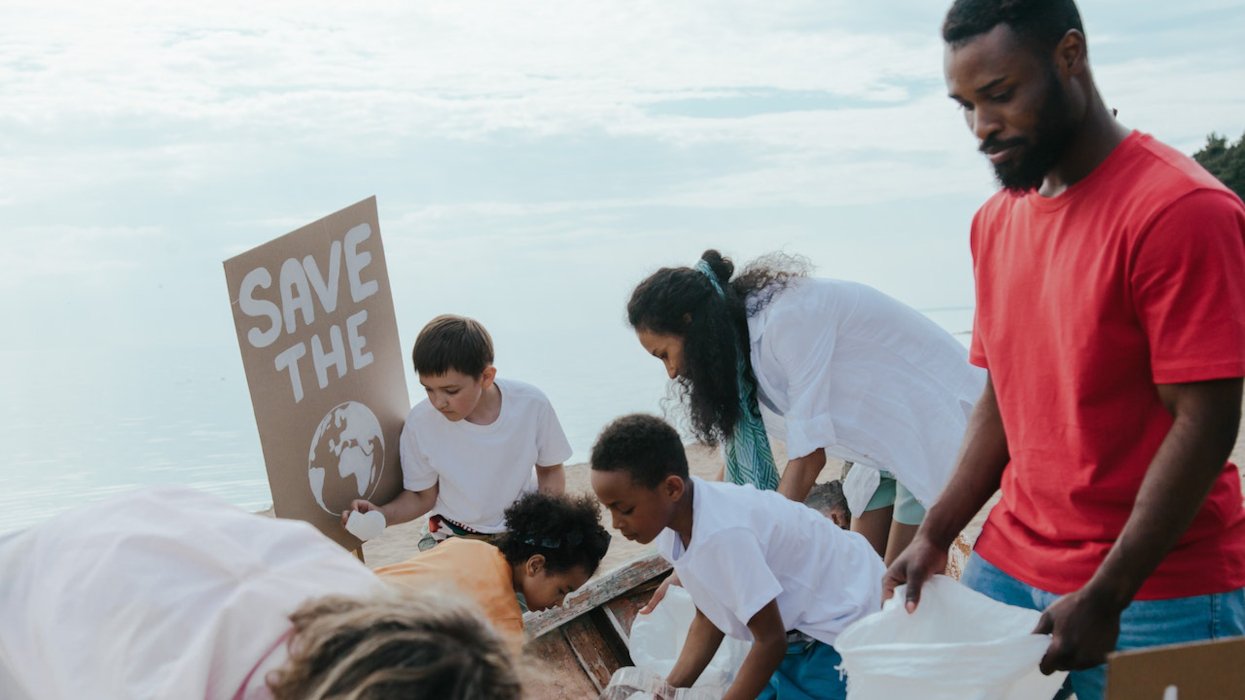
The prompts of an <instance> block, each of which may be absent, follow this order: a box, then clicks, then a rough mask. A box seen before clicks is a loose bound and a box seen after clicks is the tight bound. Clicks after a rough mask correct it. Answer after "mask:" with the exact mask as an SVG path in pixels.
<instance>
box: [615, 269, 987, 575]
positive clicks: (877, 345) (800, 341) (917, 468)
mask: <svg viewBox="0 0 1245 700" xmlns="http://www.w3.org/2000/svg"><path fill="white" fill-rule="evenodd" d="M808 269H809V264H808V262H807V261H805V260H804V259H802V258H798V257H793V256H789V255H782V254H770V255H767V256H764V257H762V258H759V259H758V260H755V261H753V262H752V263H751V264H750V265H748V266H747V267H745V268H744V270H743V271H742V273H740V274H739V275H735V266H734V264H733V263H732V262H731V260H730V259H728V258H724V257H723V256H722V255H721V254H720V253H719V252H718V251H716V250H708V251H705V253H704V254H703V255H702V256H701V259H700V260H699V261H698V262H697V263H696V265H695V266H694V267H667V268H662V269H660V270H658V271H657V272H655V273H653V274H652V275H651V276H650V277H648V278H647V279H645V280H644V281H643V282H641V283H640V284H639V286H637V287H636V288H635V291H634V292H633V293H632V295H631V300H630V302H629V303H628V304H627V318H628V321H629V322H630V324H631V326H632V327H633V328H634V329H635V332H636V336H637V338H638V339H639V341H640V344H641V345H643V346H644V348H645V349H646V350H648V351H649V353H651V354H652V355H653V356H654V357H656V358H658V359H659V360H661V361H662V363H663V364H664V365H665V367H666V373H667V374H668V375H669V376H670V378H671V379H672V380H674V382H675V383H676V386H677V387H678V390H679V392H680V393H681V398H682V400H683V403H684V404H685V405H686V407H687V416H688V419H689V423H690V427H691V430H692V433H693V434H694V435H695V437H696V438H698V439H700V440H701V441H703V442H706V443H708V444H717V443H718V442H723V443H725V445H724V446H725V450H724V452H725V457H726V469H725V476H726V479H727V480H729V481H732V482H735V483H748V484H752V485H754V486H756V487H757V488H761V489H773V488H777V489H778V490H779V491H780V492H781V493H783V495H785V496H787V497H788V498H791V499H794V500H803V499H804V498H805V497H806V496H807V495H808V492H809V490H810V489H811V488H812V486H813V483H814V482H815V480H816V478H817V476H818V474H819V473H820V472H821V470H822V467H824V466H825V464H826V459H827V456H828V455H831V456H834V457H838V458H839V459H842V460H844V461H847V462H852V463H854V464H855V467H854V468H853V469H852V470H851V472H850V473H849V476H848V482H849V483H848V484H847V485H846V487H847V489H848V496H849V502H852V506H853V507H852V514H853V516H854V517H853V521H852V529H853V530H856V531H858V532H861V533H863V534H865V536H866V537H867V539H869V541H870V543H871V544H873V545H874V548H875V549H876V550H877V552H878V553H879V555H885V557H886V560H887V561H890V560H892V559H893V558H894V557H895V556H897V555H898V553H899V552H900V551H902V549H903V548H904V547H905V546H907V544H908V542H910V541H911V538H912V535H913V534H914V533H915V531H916V526H917V525H918V524H919V523H920V520H921V518H922V517H923V515H924V509H923V507H922V504H924V505H925V506H928V505H929V504H931V503H932V502H933V501H934V499H936V498H937V496H938V494H939V492H940V491H941V490H942V487H943V485H944V484H945V483H946V482H947V479H948V478H949V477H950V474H951V469H952V467H953V466H954V463H955V456H956V451H957V450H958V448H959V443H960V439H961V437H962V436H963V433H964V428H965V426H966V424H967V421H968V416H969V413H970V412H971V410H972V406H973V403H974V402H975V401H976V399H977V398H978V397H979V396H980V395H981V391H982V389H983V387H984V383H985V377H984V373H983V372H982V371H981V370H979V369H976V368H974V367H972V366H971V365H969V363H968V355H967V351H966V350H965V348H964V347H963V346H962V345H961V344H960V343H959V342H958V341H956V340H955V339H954V338H952V337H951V335H950V334H949V333H947V332H946V331H944V330H942V329H941V328H939V327H938V326H937V325H936V324H935V323H934V322H933V321H931V320H929V319H928V318H926V317H925V316H924V315H922V314H921V313H920V312H918V311H916V310H915V309H912V308H910V307H908V306H905V305H904V304H902V303H900V302H898V301H896V300H895V299H892V298H891V297H889V296H886V295H885V294H883V293H881V292H879V291H878V290H876V289H873V288H871V287H868V286H865V285H863V284H858V283H855V282H847V281H843V280H833V279H816V278H811V277H809V276H808ZM760 405H765V406H766V407H768V408H769V409H771V410H772V411H773V412H774V413H775V414H777V415H779V416H781V417H782V418H783V420H784V423H785V425H786V433H787V435H786V446H787V452H788V454H789V455H791V457H792V459H790V461H788V463H787V467H786V469H785V470H784V472H783V474H782V479H781V482H780V481H779V477H778V471H777V468H776V466H775V465H774V459H773V455H772V453H771V451H770V445H769V440H768V438H767V436H766V432H765V426H764V424H763V423H762V421H761V412H760ZM879 470H886V471H887V472H888V474H887V476H890V475H891V474H893V475H894V477H895V478H897V479H898V481H899V482H901V484H902V486H900V487H899V489H902V490H901V491H900V496H899V497H898V500H897V496H896V490H897V488H896V486H895V485H894V481H895V478H892V479H890V480H889V482H890V483H889V486H888V484H887V483H886V481H885V480H883V478H882V477H881V476H880V475H879ZM903 487H906V488H903ZM905 494H910V495H907V496H906V497H905V496H904V495H905ZM892 513H894V515H895V518H896V519H895V522H894V523H893V524H892V522H891V521H892Z"/></svg>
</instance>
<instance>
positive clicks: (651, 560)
mask: <svg viewBox="0 0 1245 700" xmlns="http://www.w3.org/2000/svg"><path fill="white" fill-rule="evenodd" d="M669 570H670V563H669V562H667V561H666V560H665V559H662V558H661V556H660V555H658V554H647V555H644V556H641V557H637V558H636V559H633V560H631V561H629V562H627V563H626V564H623V565H622V566H620V567H618V569H616V570H614V571H612V572H610V573H609V574H607V575H606V576H603V577H602V578H600V579H598V580H596V581H593V582H592V583H589V584H588V585H587V586H584V588H583V589H582V590H580V591H579V593H578V594H577V595H576V596H575V597H574V598H573V599H572V600H571V601H570V602H568V603H567V604H565V605H563V606H562V607H560V608H553V609H551V610H545V611H543V612H538V613H527V614H526V615H524V616H523V627H524V629H525V630H526V632H527V638H528V639H536V638H537V637H540V636H541V635H542V634H545V633H546V632H548V631H549V630H552V629H556V628H558V627H560V626H562V625H564V624H566V623H568V622H570V621H571V620H574V619H575V618H577V617H580V616H581V615H584V614H585V613H587V612H589V611H590V610H592V609H593V608H596V607H597V606H599V605H602V604H604V603H607V602H609V601H611V600H613V599H614V598H617V597H618V596H620V595H623V594H625V593H627V592H628V591H631V590H632V589H634V588H635V587H636V586H639V585H641V584H643V583H645V582H647V581H650V580H652V579H654V578H656V577H658V576H661V575H662V574H664V573H666V572H667V571H669Z"/></svg>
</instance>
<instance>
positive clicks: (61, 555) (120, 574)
mask: <svg viewBox="0 0 1245 700" xmlns="http://www.w3.org/2000/svg"><path fill="white" fill-rule="evenodd" d="M380 585H381V584H380V583H379V580H378V579H377V578H376V577H375V575H373V574H372V572H371V571H369V570H368V569H367V567H365V566H363V564H361V563H360V562H359V561H358V560H356V559H355V558H354V557H352V556H350V554H349V553H347V552H346V551H345V550H343V549H342V548H341V547H339V546H338V545H336V544H335V543H333V542H332V541H331V540H329V539H328V538H327V537H325V536H324V535H322V534H320V533H319V532H318V531H317V530H316V529H315V528H313V527H312V526H311V525H309V524H307V523H304V522H301V521H295V520H282V519H276V518H267V517H263V516H259V515H253V514H251V513H246V512H243V511H241V510H239V509H237V508H235V507H233V506H231V505H229V504H228V503H225V502H224V501H222V500H220V499H218V498H216V497H214V496H209V495H207V494H203V493H200V492H197V491H193V490H191V489H186V488H180V487H162V488H153V489H144V490H140V491H135V492H133V493H130V494H126V495H123V496H119V497H116V498H112V499H110V500H106V501H102V502H100V503H96V504H93V505H90V506H86V507H83V508H78V509H76V510H73V511H70V512H68V513H65V514H63V515H59V516H57V517H55V518H53V519H52V520H49V521H47V522H45V523H42V524H40V525H36V526H34V527H32V528H30V529H28V530H23V531H20V532H16V533H10V534H8V535H4V536H2V537H0V697H3V698H5V699H6V700H25V699H27V698H37V699H38V700H59V699H62V698H63V699H65V700H70V699H72V700H79V699H81V698H98V699H100V700H112V699H114V698H115V699H116V700H130V699H131V698H206V699H210V700H230V699H231V698H235V697H239V698H246V699H247V700H253V699H258V698H268V697H271V694H270V693H269V692H268V691H267V687H266V686H265V685H264V683H263V682H262V681H263V675H262V674H263V673H264V672H266V671H267V670H270V669H272V668H274V667H276V666H279V665H280V663H282V662H284V660H285V658H286V649H285V646H284V640H283V637H284V636H285V635H286V634H287V633H288V632H289V631H290V630H291V629H292V626H291V624H290V621H289V615H290V613H292V612H293V611H294V610H295V609H296V608H298V607H299V606H300V605H301V604H302V603H303V602H305V601H307V600H309V599H312V598H318V597H320V596H324V595H330V594H344V595H352V596H363V595H367V594H369V593H371V592H373V591H375V590H376V588H377V587H379V586H380ZM257 668H258V670H257V671H256V673H255V674H252V670H253V669H257ZM248 674H251V679H250V682H249V683H247V685H246V688H243V682H244V681H245V680H246V679H247V677H248Z"/></svg>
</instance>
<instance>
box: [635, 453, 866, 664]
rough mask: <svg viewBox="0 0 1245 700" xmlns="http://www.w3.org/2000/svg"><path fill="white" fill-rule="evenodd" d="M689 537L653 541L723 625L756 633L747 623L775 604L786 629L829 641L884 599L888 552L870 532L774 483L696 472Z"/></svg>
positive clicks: (741, 633)
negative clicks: (764, 486) (758, 485)
mask: <svg viewBox="0 0 1245 700" xmlns="http://www.w3.org/2000/svg"><path fill="white" fill-rule="evenodd" d="M691 483H692V484H693V486H692V539H691V542H690V543H689V544H688V546H687V547H686V548H684V547H683V541H682V540H681V539H680V538H679V535H678V534H677V533H676V532H675V531H674V530H671V529H669V528H667V529H665V530H662V531H661V534H659V535H658V536H657V538H656V539H655V540H654V541H653V543H654V545H655V546H656V548H657V551H658V553H660V554H661V556H663V557H665V558H666V560H667V561H669V562H670V563H671V564H672V565H674V570H675V572H676V573H678V575H679V581H680V582H681V584H682V585H683V587H684V588H686V589H687V592H688V593H689V594H691V596H692V602H693V603H694V604H695V605H696V609H697V610H700V611H701V612H702V613H704V614H705V617H707V618H709V621H710V622H712V623H713V625H714V626H715V627H717V628H718V629H719V630H721V631H722V632H723V633H725V634H727V635H729V636H731V637H734V638H736V639H743V640H745V641H751V640H752V632H751V631H750V630H749V629H748V621H749V620H751V619H752V618H753V616H754V615H756V614H757V612H759V611H760V610H761V608H763V607H765V606H766V605H768V604H769V603H770V601H773V600H777V601H778V612H779V613H780V614H781V615H782V621H783V625H784V626H785V627H786V629H787V630H788V631H791V630H799V631H801V632H803V633H804V634H807V635H808V636H810V637H812V638H814V639H816V640H818V641H820V642H825V643H826V644H829V645H831V646H833V645H834V640H835V639H836V638H837V637H838V635H839V632H842V631H843V630H844V629H845V628H846V627H847V626H848V625H850V624H851V623H853V622H855V621H856V620H858V619H860V618H861V617H864V616H865V615H868V614H870V613H873V612H877V611H878V610H880V609H881V607H882V574H883V573H885V567H883V566H882V560H881V558H879V557H878V555H877V553H876V552H874V551H873V547H872V546H871V545H870V544H869V542H868V540H866V539H865V538H864V536H862V535H860V534H858V533H855V532H848V531H847V530H843V529H841V528H840V527H839V526H837V525H835V524H834V523H833V522H832V521H831V520H830V519H829V518H827V517H825V516H824V515H822V514H821V513H818V512H817V511H815V510H813V509H812V508H809V507H808V506H806V505H804V504H803V503H797V502H796V501H792V500H790V499H788V498H787V497H785V496H783V495H781V494H779V493H778V492H776V491H758V490H757V489H755V488H753V486H752V485H751V484H749V485H747V486H740V485H738V484H728V483H723V482H717V481H714V482H710V481H704V480H702V479H699V478H697V477H692V478H691Z"/></svg>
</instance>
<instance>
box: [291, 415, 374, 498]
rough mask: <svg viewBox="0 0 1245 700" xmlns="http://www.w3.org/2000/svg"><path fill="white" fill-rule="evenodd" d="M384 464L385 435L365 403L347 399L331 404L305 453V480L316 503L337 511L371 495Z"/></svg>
mask: <svg viewBox="0 0 1245 700" xmlns="http://www.w3.org/2000/svg"><path fill="white" fill-rule="evenodd" d="M384 466H385V436H384V433H382V432H381V429H380V421H378V420H376V414H374V413H372V410H371V409H370V408H368V407H367V406H364V405H363V404H361V403H359V402H357V401H347V402H345V403H342V404H338V405H336V406H334V407H333V408H331V409H330V410H329V412H328V413H327V414H325V416H324V419H323V420H321V421H320V426H319V427H318V428H316V433H315V436H314V437H312V438H311V453H310V454H309V455H308V457H307V480H308V481H309V482H310V483H311V494H312V495H313V496H315V498H316V503H318V504H320V507H321V508H323V509H324V510H325V511H326V512H328V513H332V514H333V515H340V514H341V512H342V511H344V510H346V509H348V508H349V507H350V502H351V501H352V500H354V499H356V498H370V497H371V495H372V492H373V491H375V490H376V485H377V484H379V483H380V474H381V471H382V470H383V469H384Z"/></svg>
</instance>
